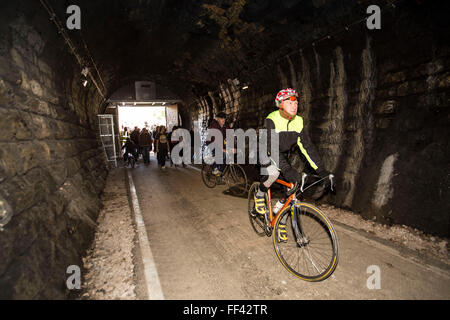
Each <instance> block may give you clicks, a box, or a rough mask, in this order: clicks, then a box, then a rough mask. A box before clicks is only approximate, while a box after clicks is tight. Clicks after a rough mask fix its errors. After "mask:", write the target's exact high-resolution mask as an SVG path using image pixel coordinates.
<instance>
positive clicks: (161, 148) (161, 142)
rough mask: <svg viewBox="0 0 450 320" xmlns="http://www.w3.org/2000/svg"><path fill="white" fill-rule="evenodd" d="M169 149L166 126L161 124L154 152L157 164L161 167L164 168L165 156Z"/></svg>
mask: <svg viewBox="0 0 450 320" xmlns="http://www.w3.org/2000/svg"><path fill="white" fill-rule="evenodd" d="M169 150H170V146H169V139H168V136H167V134H166V127H164V126H161V127H160V130H159V134H158V139H157V140H156V152H157V154H158V155H157V158H158V164H159V165H160V166H161V169H163V170H165V169H166V156H167V154H168V152H169Z"/></svg>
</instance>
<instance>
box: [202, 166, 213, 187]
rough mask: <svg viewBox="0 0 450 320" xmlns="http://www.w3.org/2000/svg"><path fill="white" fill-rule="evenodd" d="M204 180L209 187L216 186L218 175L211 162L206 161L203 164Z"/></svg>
mask: <svg viewBox="0 0 450 320" xmlns="http://www.w3.org/2000/svg"><path fill="white" fill-rule="evenodd" d="M202 180H203V183H204V184H205V186H207V187H208V188H214V187H215V186H216V176H215V175H214V174H213V173H212V168H211V166H210V165H209V164H206V163H205V164H203V166H202Z"/></svg>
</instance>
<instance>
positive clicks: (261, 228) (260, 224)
mask: <svg viewBox="0 0 450 320" xmlns="http://www.w3.org/2000/svg"><path fill="white" fill-rule="evenodd" d="M258 187H259V182H254V183H253V184H252V185H251V187H250V189H249V191H248V218H249V220H250V225H251V226H252V228H253V231H255V233H256V234H257V235H258V236H260V237H262V236H264V235H267V231H266V223H265V219H264V217H262V216H261V215H260V214H259V213H258V212H256V210H255V200H254V198H253V196H254V195H255V192H256V190H257V188H258ZM267 200H268V199H267V196H266V204H267Z"/></svg>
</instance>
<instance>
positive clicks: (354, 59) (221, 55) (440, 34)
mask: <svg viewBox="0 0 450 320" xmlns="http://www.w3.org/2000/svg"><path fill="white" fill-rule="evenodd" d="M375 2H377V3H379V4H380V6H384V5H385V2H384V1H375ZM41 3H42V1H33V2H31V1H25V0H20V1H9V0H8V1H2V3H1V4H0V12H1V13H0V15H1V17H2V19H0V132H1V137H0V203H1V204H2V205H3V207H2V208H6V209H5V210H4V211H5V212H6V213H4V214H3V216H0V226H1V227H3V231H1V232H0V247H1V248H2V250H0V288H2V290H0V298H3V297H15V298H25V297H26V298H29V297H31V298H50V297H51V298H55V297H59V298H61V297H65V296H66V294H67V292H66V291H65V290H64V289H63V287H64V286H63V284H62V282H61V279H60V278H58V277H54V276H53V273H54V272H57V273H58V274H62V276H64V272H65V270H66V267H67V266H68V265H70V264H79V261H80V256H81V254H82V253H83V252H84V250H85V249H86V248H87V247H88V246H89V244H90V243H91V241H92V237H93V232H94V230H95V221H96V217H97V214H98V211H99V206H100V202H99V195H100V194H101V192H102V190H103V187H104V184H105V179H106V177H107V174H108V166H107V163H106V161H105V158H104V155H103V150H102V148H101V144H100V142H99V140H98V125H97V115H98V114H99V113H103V112H104V108H105V107H106V105H107V99H108V97H109V96H110V95H111V94H112V93H113V92H115V91H116V90H117V89H118V88H120V87H121V86H123V85H124V84H126V83H129V82H132V81H135V80H146V79H148V80H151V81H154V82H156V83H159V84H161V85H163V86H166V87H168V88H170V89H171V90H173V92H174V93H175V94H176V95H177V96H178V97H179V98H180V99H181V100H183V101H184V104H183V113H184V117H185V119H186V121H183V122H185V123H186V124H188V126H190V124H191V122H193V121H196V120H202V119H203V120H204V119H209V118H211V116H212V115H211V112H214V111H213V110H212V109H213V105H216V106H220V109H221V110H222V109H223V111H225V112H226V113H227V114H228V115H230V117H233V120H234V121H235V122H236V123H239V125H240V126H241V127H243V128H255V129H257V128H261V127H262V126H263V121H264V117H265V116H266V115H267V114H268V113H269V112H270V111H272V110H274V105H273V99H274V95H275V94H276V92H277V91H278V90H279V89H280V88H281V86H282V85H287V86H292V87H294V88H295V89H297V90H298V91H299V93H300V95H301V97H302V101H303V102H302V103H304V104H305V108H304V109H302V110H301V111H300V114H301V115H303V116H304V118H305V119H307V120H308V123H307V126H308V131H309V132H310V135H311V137H312V140H313V141H314V142H315V143H316V144H317V145H318V147H319V150H320V151H321V152H323V153H324V154H326V156H327V157H328V160H327V161H328V162H329V163H330V166H331V165H332V166H333V169H335V170H336V172H335V173H336V175H337V176H338V177H339V178H340V179H339V180H338V181H340V182H339V185H338V189H339V190H340V192H338V194H337V195H336V196H335V197H330V198H327V199H326V200H327V201H329V202H330V203H333V204H335V205H337V206H343V207H348V208H351V209H353V210H355V211H357V212H361V214H362V215H363V216H364V217H365V218H367V219H373V218H376V219H377V220H378V221H381V222H383V223H397V224H406V225H410V226H413V227H416V228H419V229H421V230H424V231H426V232H429V233H433V234H437V235H441V236H448V235H449V234H448V232H449V217H448V214H447V213H448V212H449V211H450V208H449V202H448V198H449V195H448V190H449V188H448V186H449V183H450V182H449V180H448V172H447V171H448V170H446V168H448V158H449V146H448V136H449V127H450V125H449V120H448V119H449V118H448V90H449V87H450V84H449V81H448V79H449V78H448V77H449V76H448V74H449V70H450V63H449V61H450V60H449V59H450V58H449V57H450V51H449V48H448V43H447V42H448V41H446V39H448V36H449V34H450V32H449V26H448V21H447V20H448V19H447V17H446V16H445V14H444V13H445V10H441V6H442V4H443V1H435V2H434V1H433V3H422V2H421V1H417V2H415V3H409V4H406V3H404V2H401V3H399V4H398V5H397V7H396V9H395V10H386V11H385V13H383V14H384V16H383V26H386V27H385V28H384V27H383V28H382V29H381V30H378V31H369V30H367V28H365V27H364V26H361V25H358V26H353V27H352V28H351V30H347V29H345V28H344V27H345V26H347V25H348V23H351V22H354V21H357V20H359V19H361V15H362V14H361V13H362V12H363V13H364V12H365V7H364V4H363V3H361V2H355V1H347V2H346V1H343V2H339V3H337V2H335V3H330V4H328V3H326V2H325V1H314V0H310V1H288V2H286V3H284V2H283V3H282V4H275V3H271V2H270V1H256V2H250V1H236V2H233V3H231V2H230V3H228V2H223V1H210V3H209V4H208V5H206V4H201V3H200V2H196V1H193V2H181V1H150V0H147V1H136V2H128V1H106V0H105V1H87V0H78V1H72V2H70V3H69V2H67V1H54V0H46V1H45V3H47V4H50V5H51V7H52V8H53V10H54V12H55V14H56V17H57V18H58V19H59V20H60V21H62V22H64V21H65V18H66V17H67V14H66V11H65V10H66V8H67V6H68V5H69V4H76V5H78V6H80V8H81V9H82V29H81V31H77V30H70V31H67V35H68V36H69V38H70V39H71V40H72V41H73V44H74V46H75V48H76V51H77V52H79V54H80V55H81V56H82V58H83V60H84V62H85V64H86V65H88V66H89V68H90V71H91V72H92V75H93V77H94V79H95V80H96V82H97V86H98V87H100V88H101V90H98V89H97V87H96V86H95V85H93V83H92V82H91V83H89V85H87V86H86V87H84V86H83V85H82V82H81V81H82V79H83V78H82V75H81V71H82V69H83V65H80V63H78V61H77V59H76V58H75V57H74V55H73V53H71V51H70V49H68V46H67V44H66V43H65V41H64V39H63V38H62V36H61V34H59V33H58V29H57V28H56V27H55V24H54V23H53V21H51V20H50V19H49V15H48V12H47V11H46V10H45V8H44V7H43V6H42V4H41ZM171 17H177V22H176V23H175V22H173V21H172V20H170V19H171ZM363 17H364V15H363ZM336 30H340V31H342V32H336ZM324 35H332V37H330V38H328V37H326V36H325V37H324ZM318 39H319V40H320V41H317V40H318ZM398 39H402V41H399V40H398ZM313 41H316V42H314V45H312V43H313ZM84 43H86V46H87V48H88V51H86V49H85V48H84ZM316 43H317V44H316ZM281 44H282V45H281ZM88 52H89V53H88ZM288 54H289V55H288ZM91 57H92V59H93V61H94V62H95V66H94V65H93V63H92V60H91ZM286 57H288V58H286ZM95 67H97V68H98V73H97V72H96V71H95ZM99 75H100V77H99ZM233 79H238V80H239V83H240V85H236V84H233V83H234V82H233ZM244 84H248V89H247V90H243V89H242V88H243V85H244ZM99 91H101V93H100V92H99ZM302 112H303V113H302ZM188 129H189V127H188ZM330 169H331V168H330ZM411 177H414V179H411ZM349 194H351V195H349ZM419 204H422V205H419ZM43 265H45V266H46V267H45V268H43V267H42V266H43ZM25 275H26V276H25Z"/></svg>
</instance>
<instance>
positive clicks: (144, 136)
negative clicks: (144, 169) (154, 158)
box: [139, 128, 153, 164]
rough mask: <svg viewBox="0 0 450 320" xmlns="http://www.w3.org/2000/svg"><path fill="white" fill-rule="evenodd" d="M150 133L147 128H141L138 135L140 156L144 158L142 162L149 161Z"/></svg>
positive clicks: (150, 148)
mask: <svg viewBox="0 0 450 320" xmlns="http://www.w3.org/2000/svg"><path fill="white" fill-rule="evenodd" d="M152 143H153V141H152V135H151V133H150V132H149V131H148V130H147V128H144V129H142V132H141V134H140V135H139V147H140V148H141V152H142V157H143V158H144V163H145V164H149V163H150V151H151V150H152Z"/></svg>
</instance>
